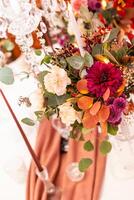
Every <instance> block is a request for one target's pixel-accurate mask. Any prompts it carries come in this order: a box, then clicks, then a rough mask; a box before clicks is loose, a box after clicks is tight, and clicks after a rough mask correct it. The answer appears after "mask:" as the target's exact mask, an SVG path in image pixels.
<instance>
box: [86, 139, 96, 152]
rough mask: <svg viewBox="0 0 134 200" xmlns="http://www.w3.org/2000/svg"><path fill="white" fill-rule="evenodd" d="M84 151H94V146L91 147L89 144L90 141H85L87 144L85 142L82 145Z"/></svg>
mask: <svg viewBox="0 0 134 200" xmlns="http://www.w3.org/2000/svg"><path fill="white" fill-rule="evenodd" d="M84 149H85V150H86V151H92V150H93V149H94V146H93V144H92V143H91V142H90V140H89V141H87V142H85V144H84Z"/></svg>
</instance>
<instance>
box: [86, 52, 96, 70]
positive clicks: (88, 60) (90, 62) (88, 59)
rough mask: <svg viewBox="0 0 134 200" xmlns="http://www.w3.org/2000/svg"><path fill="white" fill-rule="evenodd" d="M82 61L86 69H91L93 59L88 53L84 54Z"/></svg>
mask: <svg viewBox="0 0 134 200" xmlns="http://www.w3.org/2000/svg"><path fill="white" fill-rule="evenodd" d="M84 60H85V65H87V66H88V67H91V66H92V65H93V63H94V60H93V57H92V56H91V54H89V53H88V52H86V53H85V56H84Z"/></svg>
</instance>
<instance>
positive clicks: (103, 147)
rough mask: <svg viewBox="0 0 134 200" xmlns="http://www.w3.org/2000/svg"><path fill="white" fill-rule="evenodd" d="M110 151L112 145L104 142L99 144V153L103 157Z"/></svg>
mask: <svg viewBox="0 0 134 200" xmlns="http://www.w3.org/2000/svg"><path fill="white" fill-rule="evenodd" d="M111 149H112V145H111V143H110V142H109V141H107V140H104V141H103V142H102V143H101V144H100V152H101V153H102V154H104V155H106V154H107V153H109V152H110V151H111Z"/></svg>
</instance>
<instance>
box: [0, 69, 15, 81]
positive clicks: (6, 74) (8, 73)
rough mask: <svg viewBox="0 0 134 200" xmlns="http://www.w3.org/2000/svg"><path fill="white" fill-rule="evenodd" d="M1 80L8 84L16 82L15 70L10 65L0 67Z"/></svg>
mask: <svg viewBox="0 0 134 200" xmlns="http://www.w3.org/2000/svg"><path fill="white" fill-rule="evenodd" d="M0 81H1V82H3V83H5V84H7V85H10V84H12V83H13V82H14V75H13V71H12V70H11V69H10V68H9V67H3V68H1V69H0Z"/></svg>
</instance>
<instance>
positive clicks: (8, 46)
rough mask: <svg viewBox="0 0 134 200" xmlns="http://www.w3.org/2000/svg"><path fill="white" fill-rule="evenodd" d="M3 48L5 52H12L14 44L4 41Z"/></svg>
mask: <svg viewBox="0 0 134 200" xmlns="http://www.w3.org/2000/svg"><path fill="white" fill-rule="evenodd" d="M3 48H4V49H5V50H6V51H12V50H13V49H14V43H13V42H11V41H10V40H5V42H4V44H3Z"/></svg>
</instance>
